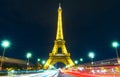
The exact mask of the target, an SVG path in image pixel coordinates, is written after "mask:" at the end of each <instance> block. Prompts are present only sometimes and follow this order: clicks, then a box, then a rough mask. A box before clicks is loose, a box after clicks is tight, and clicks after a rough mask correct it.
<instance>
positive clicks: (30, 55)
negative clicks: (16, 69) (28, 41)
mask: <svg viewBox="0 0 120 77" xmlns="http://www.w3.org/2000/svg"><path fill="white" fill-rule="evenodd" d="M26 57H27V59H28V60H27V69H28V66H29V58H31V57H32V54H31V53H30V52H28V53H27V54H26Z"/></svg>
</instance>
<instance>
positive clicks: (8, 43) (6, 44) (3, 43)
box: [0, 40, 10, 70]
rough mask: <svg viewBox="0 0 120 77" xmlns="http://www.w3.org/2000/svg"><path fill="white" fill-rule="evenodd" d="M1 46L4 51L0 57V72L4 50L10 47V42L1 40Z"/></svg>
mask: <svg viewBox="0 0 120 77" xmlns="http://www.w3.org/2000/svg"><path fill="white" fill-rule="evenodd" d="M1 46H2V47H3V48H4V50H3V54H2V57H1V64H0V70H2V64H3V58H4V55H5V49H6V48H8V47H9V46H10V42H9V41H8V40H3V41H2V44H1Z"/></svg>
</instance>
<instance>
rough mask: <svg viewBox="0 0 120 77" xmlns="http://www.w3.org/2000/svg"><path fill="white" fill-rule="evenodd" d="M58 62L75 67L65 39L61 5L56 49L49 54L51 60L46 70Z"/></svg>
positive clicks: (46, 65)
mask: <svg viewBox="0 0 120 77" xmlns="http://www.w3.org/2000/svg"><path fill="white" fill-rule="evenodd" d="M57 62H61V63H64V64H65V65H66V66H74V63H73V61H72V59H71V58H70V53H68V51H67V49H66V45H65V40H64V37H63V29H62V8H61V5H60V4H59V8H58V23H57V34H56V40H55V41H54V47H53V50H52V53H49V59H48V60H47V62H46V63H45V65H44V69H48V68H49V66H52V65H54V64H55V63H57Z"/></svg>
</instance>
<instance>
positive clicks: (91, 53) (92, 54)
mask: <svg viewBox="0 0 120 77" xmlns="http://www.w3.org/2000/svg"><path fill="white" fill-rule="evenodd" d="M88 56H89V57H90V58H91V60H92V62H91V63H92V65H93V58H94V57H95V54H94V53H93V52H89V54H88Z"/></svg>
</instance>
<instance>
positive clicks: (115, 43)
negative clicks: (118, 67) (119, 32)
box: [112, 41, 120, 64]
mask: <svg viewBox="0 0 120 77" xmlns="http://www.w3.org/2000/svg"><path fill="white" fill-rule="evenodd" d="M112 46H113V47H114V48H115V49H116V56H117V61H118V64H120V61H119V55H118V46H119V43H118V42H116V41H114V42H113V43H112Z"/></svg>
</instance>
